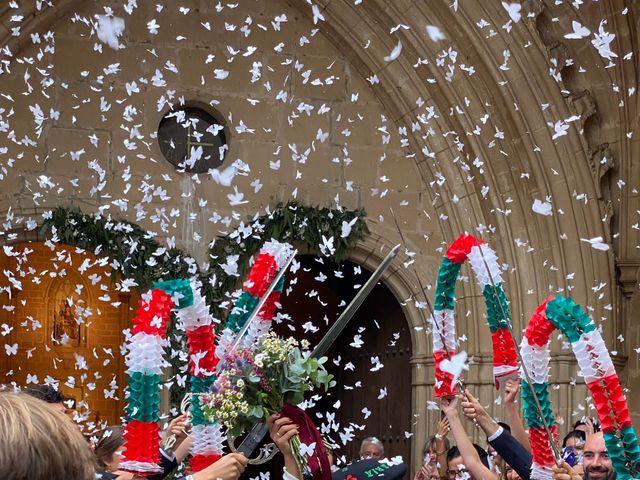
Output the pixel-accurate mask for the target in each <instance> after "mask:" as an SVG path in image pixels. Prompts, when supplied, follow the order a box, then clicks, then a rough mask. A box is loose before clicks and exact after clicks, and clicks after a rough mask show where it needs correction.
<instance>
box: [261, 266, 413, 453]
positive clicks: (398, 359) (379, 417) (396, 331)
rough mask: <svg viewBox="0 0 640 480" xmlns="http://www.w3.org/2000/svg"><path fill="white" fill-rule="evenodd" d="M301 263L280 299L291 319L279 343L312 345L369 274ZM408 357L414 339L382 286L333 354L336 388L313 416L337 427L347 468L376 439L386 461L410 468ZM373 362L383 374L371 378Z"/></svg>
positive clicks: (284, 324)
mask: <svg viewBox="0 0 640 480" xmlns="http://www.w3.org/2000/svg"><path fill="white" fill-rule="evenodd" d="M298 260H299V261H300V263H301V268H300V269H299V270H298V272H297V273H296V274H295V276H289V277H288V282H287V283H288V285H287V286H288V287H290V288H291V290H290V292H289V294H288V295H284V296H283V298H282V309H281V312H283V313H285V314H287V315H288V316H289V317H290V318H287V319H285V320H284V321H283V322H282V323H280V324H279V325H274V329H275V330H276V331H277V332H278V334H280V335H293V336H295V337H297V338H307V339H308V340H309V341H310V342H311V343H312V345H313V344H314V343H317V341H318V340H319V339H320V338H321V337H322V336H323V335H324V334H325V333H326V331H327V330H328V328H329V327H330V326H331V325H332V324H333V322H334V321H335V320H336V319H337V318H338V316H339V314H340V313H341V312H342V310H344V307H345V306H346V304H348V303H349V302H350V301H351V300H352V299H353V297H354V296H355V294H356V293H357V291H358V289H359V288H360V286H361V285H363V284H364V283H365V282H366V280H367V278H368V277H369V276H370V272H367V271H366V270H364V269H363V268H360V267H359V266H357V265H355V264H353V263H351V262H345V264H344V265H342V266H341V267H340V268H339V267H338V266H336V265H332V264H328V263H327V262H326V260H325V261H324V262H323V263H320V262H319V261H318V260H319V259H317V258H316V257H312V256H301V257H299V259H298ZM292 277H293V278H292ZM292 280H293V283H294V284H293V285H291V281H292ZM315 329H317V331H315V332H314V331H313V330H315ZM410 355H411V338H410V334H409V329H408V325H407V322H406V319H405V317H404V315H403V313H402V309H401V307H400V305H399V303H398V301H397V300H396V299H395V297H394V296H393V294H392V293H391V291H390V290H389V289H388V288H387V287H385V286H384V285H383V284H378V285H377V286H376V287H375V288H374V290H373V291H372V292H371V294H370V295H369V296H368V297H367V299H366V300H365V302H364V304H363V305H362V306H361V307H360V309H359V310H358V312H357V313H356V315H355V316H354V318H353V319H352V320H351V323H350V324H349V326H348V327H347V328H346V330H345V331H344V332H343V333H342V335H341V336H340V338H339V339H338V341H336V342H335V344H334V345H333V347H332V348H331V350H330V351H329V353H328V356H329V359H330V362H329V363H330V370H331V371H332V373H333V374H334V375H335V377H336V381H337V386H336V387H335V388H334V389H333V390H332V391H331V392H329V394H325V395H323V398H322V400H320V401H319V402H317V405H316V407H315V408H313V409H312V410H311V411H310V414H311V415H312V417H313V418H314V420H316V423H317V424H318V425H319V426H322V424H324V427H325V430H326V429H327V428H329V427H334V428H329V429H330V432H329V433H328V435H329V436H330V437H331V438H332V439H333V441H334V442H335V443H336V444H338V445H339V446H340V448H339V449H338V450H337V451H336V454H337V456H338V457H339V458H341V460H342V461H346V462H350V461H352V460H354V459H357V458H358V451H359V448H360V442H361V441H362V439H363V438H365V437H367V436H375V437H377V438H378V439H380V441H382V443H383V444H384V446H385V454H386V455H387V456H395V455H401V456H402V457H403V458H404V459H405V461H406V462H407V463H409V464H410V461H411V459H410V452H411V439H410V438H407V436H406V435H405V432H410V431H411V366H410V363H409V359H410ZM372 357H378V360H379V362H380V363H381V364H382V365H384V367H381V368H379V369H377V371H372V368H373V369H374V370H376V369H375V368H374V367H375V363H372V361H371V359H372ZM338 360H339V361H338ZM334 362H335V363H334ZM336 363H337V365H336ZM349 364H351V365H353V369H350V367H351V365H349ZM347 366H349V368H345V367H347ZM358 382H359V383H358ZM358 385H360V386H358ZM383 389H386V396H384V397H383V395H382V394H381V390H383ZM378 397H383V398H380V399H379V398H378ZM364 409H366V410H364ZM363 410H364V413H363ZM369 412H370V413H369ZM332 415H335V417H332ZM365 417H367V418H365ZM332 418H335V421H332V420H331V419H332ZM336 426H337V427H338V428H337V431H336V428H335V427H336ZM349 431H351V434H350V435H349ZM348 436H352V437H353V439H352V440H351V441H349V442H347V443H346V445H345V444H344V442H343V439H344V438H345V437H348Z"/></svg>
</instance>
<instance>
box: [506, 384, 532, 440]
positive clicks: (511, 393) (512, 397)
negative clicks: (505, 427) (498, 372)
mask: <svg viewBox="0 0 640 480" xmlns="http://www.w3.org/2000/svg"><path fill="white" fill-rule="evenodd" d="M519 388H520V383H519V382H517V381H516V380H507V382H506V384H505V388H504V397H503V400H504V407H505V410H506V412H507V420H508V422H509V426H510V427H511V435H513V436H514V438H515V439H516V440H517V441H518V442H520V444H521V445H522V446H523V447H524V448H526V449H527V450H528V451H529V452H530V451H531V444H530V443H529V436H528V435H527V432H526V430H525V429H524V423H523V421H522V417H521V416H520V411H519V408H518V406H517V405H516V397H517V396H518V389H519Z"/></svg>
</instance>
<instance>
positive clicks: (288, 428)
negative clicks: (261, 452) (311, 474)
mask: <svg viewBox="0 0 640 480" xmlns="http://www.w3.org/2000/svg"><path fill="white" fill-rule="evenodd" d="M267 426H268V427H269V435H270V436H271V440H273V443H275V444H276V447H278V450H280V452H281V453H282V455H283V456H284V478H285V479H287V480H292V477H293V478H295V479H298V480H302V472H300V469H299V468H298V462H297V461H296V459H295V457H294V456H293V452H292V451H291V443H290V440H291V437H293V436H294V435H297V434H298V426H297V425H296V424H295V423H293V422H292V421H291V419H290V418H288V417H283V416H281V415H280V414H277V413H276V414H275V415H271V416H270V417H269V418H268V419H267Z"/></svg>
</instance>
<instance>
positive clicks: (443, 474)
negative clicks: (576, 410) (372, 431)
mask: <svg viewBox="0 0 640 480" xmlns="http://www.w3.org/2000/svg"><path fill="white" fill-rule="evenodd" d="M518 389H519V384H518V383H517V382H515V381H513V380H509V381H507V383H506V386H505V389H504V396H503V399H502V400H503V404H504V405H505V410H506V414H507V417H508V418H507V420H508V422H509V423H503V422H497V421H495V419H494V418H492V417H491V415H489V413H488V412H487V411H486V410H485V409H484V408H483V406H482V405H481V404H480V402H479V401H478V400H477V399H476V398H475V397H474V396H473V395H472V394H471V392H469V391H468V390H465V392H463V393H462V394H460V395H459V396H457V397H445V398H442V399H441V410H442V418H441V420H440V422H439V423H438V425H437V433H436V434H435V435H434V436H433V437H431V438H430V439H429V440H428V441H427V442H426V443H425V446H424V449H423V466H422V468H421V469H420V470H418V472H416V474H415V476H414V480H437V479H443V480H444V479H446V480H463V479H478V480H480V479H482V480H504V479H507V480H521V479H522V480H529V478H530V476H531V467H532V456H531V446H530V444H529V437H528V435H527V431H526V429H525V426H524V423H523V420H522V418H521V416H520V413H519V409H518V406H517V403H516V398H517V393H518ZM460 413H462V415H460ZM463 418H464V419H466V420H468V421H471V422H473V423H474V424H475V426H476V427H478V428H480V429H481V430H482V431H483V432H484V434H485V435H486V438H487V449H486V450H485V449H483V448H482V447H481V446H479V445H477V444H475V443H473V442H472V441H471V439H470V438H469V436H468V435H467V432H466V430H465V427H464V425H463V421H462V420H463ZM597 430H598V428H597V425H595V426H594V424H593V423H592V421H591V420H589V419H587V420H584V421H579V422H576V423H575V424H574V425H573V428H572V429H571V430H570V431H569V432H568V433H567V434H566V435H565V436H564V438H563V441H562V450H561V457H562V459H561V460H560V461H559V462H558V463H557V465H556V466H555V467H554V469H553V478H554V480H591V479H599V480H612V479H615V477H616V473H615V470H614V469H613V466H612V463H611V460H610V459H609V458H608V456H607V451H606V448H605V443H604V437H603V434H602V432H599V431H597ZM449 433H451V436H452V437H453V440H455V445H454V446H450V444H449V440H448V438H447V435H448V434H449Z"/></svg>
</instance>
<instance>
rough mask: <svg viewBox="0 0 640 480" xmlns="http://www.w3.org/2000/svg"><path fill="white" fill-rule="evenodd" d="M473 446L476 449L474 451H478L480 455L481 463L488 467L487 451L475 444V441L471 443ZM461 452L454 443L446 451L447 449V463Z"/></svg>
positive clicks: (459, 455)
mask: <svg viewBox="0 0 640 480" xmlns="http://www.w3.org/2000/svg"><path fill="white" fill-rule="evenodd" d="M473 448H475V449H476V452H478V456H479V457H480V461H481V462H482V464H483V465H484V466H485V467H487V468H489V469H490V467H489V455H488V454H487V452H486V451H485V449H484V448H482V447H481V446H480V445H476V444H475V443H474V444H473ZM461 456H462V454H461V453H460V450H459V449H458V447H456V446H455V445H454V446H453V447H451V448H450V449H449V450H448V451H447V463H449V462H450V461H451V460H453V459H454V458H456V457H461Z"/></svg>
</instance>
